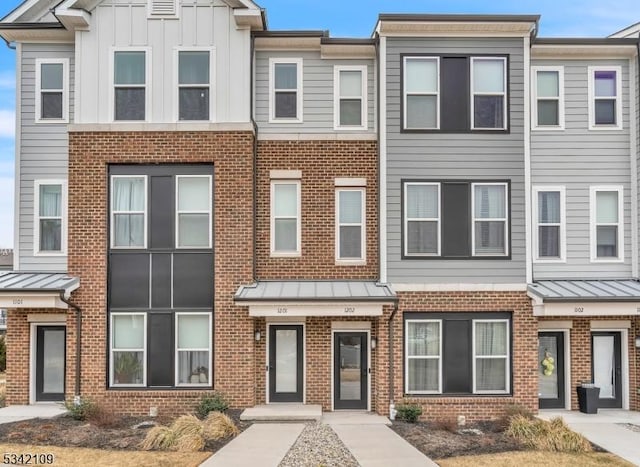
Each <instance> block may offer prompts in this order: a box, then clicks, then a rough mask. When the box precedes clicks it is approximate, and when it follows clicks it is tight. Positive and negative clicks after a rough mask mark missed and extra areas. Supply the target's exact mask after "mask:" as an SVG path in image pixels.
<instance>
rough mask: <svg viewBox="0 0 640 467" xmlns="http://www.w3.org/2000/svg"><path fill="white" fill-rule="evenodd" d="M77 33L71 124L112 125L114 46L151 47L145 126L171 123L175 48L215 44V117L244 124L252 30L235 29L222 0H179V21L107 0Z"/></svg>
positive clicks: (129, 1) (137, 3)
mask: <svg viewBox="0 0 640 467" xmlns="http://www.w3.org/2000/svg"><path fill="white" fill-rule="evenodd" d="M90 22H91V25H90V28H89V30H88V31H82V32H78V33H77V34H76V42H77V61H78V63H79V64H80V66H79V70H78V73H79V79H78V81H79V87H78V89H77V97H78V102H79V107H78V110H77V115H76V122H75V123H110V122H111V120H110V119H111V116H112V109H111V108H110V107H111V105H112V103H111V102H110V93H111V89H110V87H111V82H112V79H111V73H113V70H112V69H111V55H112V49H113V48H118V47H125V48H126V47H149V48H150V49H151V77H150V79H151V91H150V99H151V116H150V118H149V117H148V118H147V121H149V122H150V123H174V122H176V120H177V111H176V109H175V107H176V105H177V104H176V102H175V98H174V96H175V95H176V92H177V91H176V89H177V83H176V81H177V79H176V76H177V72H176V70H177V66H178V64H177V63H176V59H175V50H174V49H175V48H176V47H183V48H189V47H207V48H209V47H215V64H214V75H213V76H212V77H211V81H212V84H213V86H214V88H215V92H214V93H212V94H211V96H212V99H214V103H215V106H214V108H215V121H216V122H221V123H228V122H233V123H236V122H242V123H248V122H250V92H249V90H250V86H251V71H250V70H251V68H250V65H251V62H250V46H251V39H250V31H249V29H242V28H238V27H237V25H236V23H235V19H234V17H233V12H232V10H231V8H229V6H228V5H226V4H225V3H223V2H222V1H221V0H212V1H206V2H203V1H202V0H181V1H180V15H179V18H178V19H148V18H147V1H146V0H106V1H104V2H102V3H100V5H98V6H97V7H96V8H94V9H93V10H92V11H91V16H90Z"/></svg>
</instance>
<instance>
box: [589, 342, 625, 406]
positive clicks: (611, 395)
mask: <svg viewBox="0 0 640 467" xmlns="http://www.w3.org/2000/svg"><path fill="white" fill-rule="evenodd" d="M620 341H621V336H620V333H619V332H593V333H591V368H592V372H593V382H594V383H595V385H596V387H598V388H600V399H599V401H598V407H602V408H618V409H619V408H622V363H621V346H620Z"/></svg>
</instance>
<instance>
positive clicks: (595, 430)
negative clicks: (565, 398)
mask: <svg viewBox="0 0 640 467" xmlns="http://www.w3.org/2000/svg"><path fill="white" fill-rule="evenodd" d="M538 416H539V417H540V418H542V419H544V420H551V419H552V418H556V417H562V418H563V419H564V421H565V422H566V423H567V425H569V427H570V428H571V429H572V430H573V431H576V432H578V433H580V434H582V435H583V436H584V437H585V438H587V439H588V440H589V441H591V442H592V443H594V444H597V445H598V446H600V447H601V448H603V449H606V450H607V451H609V452H611V453H613V454H615V455H617V456H619V457H622V458H623V459H625V460H627V461H629V462H631V463H632V464H634V465H640V412H630V411H626V410H606V409H600V410H599V411H598V413H597V414H585V413H581V412H575V411H568V410H553V411H552V410H541V411H540V414H539V415H538ZM629 425H633V426H631V428H634V426H635V430H638V431H634V430H633V429H630V427H629Z"/></svg>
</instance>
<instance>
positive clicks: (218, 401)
mask: <svg viewBox="0 0 640 467" xmlns="http://www.w3.org/2000/svg"><path fill="white" fill-rule="evenodd" d="M228 408H229V403H228V402H227V401H226V399H225V397H224V394H222V393H221V392H219V391H215V392H212V393H210V394H205V395H204V396H202V399H200V402H199V403H198V406H197V407H196V413H197V414H198V417H200V418H205V417H206V416H207V415H209V412H226V411H227V409H228Z"/></svg>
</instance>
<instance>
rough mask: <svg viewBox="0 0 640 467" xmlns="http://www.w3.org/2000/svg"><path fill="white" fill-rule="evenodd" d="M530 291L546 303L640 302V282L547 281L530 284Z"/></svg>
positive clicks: (630, 280) (629, 280)
mask: <svg viewBox="0 0 640 467" xmlns="http://www.w3.org/2000/svg"><path fill="white" fill-rule="evenodd" d="M528 291H529V292H530V293H532V294H534V295H537V296H538V297H540V298H542V299H543V300H545V301H549V302H552V301H558V302H559V301H576V300H579V301H603V302H606V301H640V281H637V280H633V279H623V280H555V281H552V280H548V281H547V280H545V281H538V282H535V283H533V284H530V285H529V287H528Z"/></svg>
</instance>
